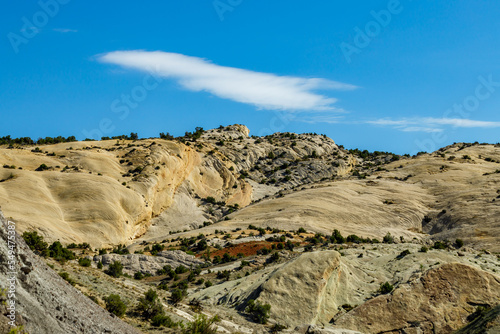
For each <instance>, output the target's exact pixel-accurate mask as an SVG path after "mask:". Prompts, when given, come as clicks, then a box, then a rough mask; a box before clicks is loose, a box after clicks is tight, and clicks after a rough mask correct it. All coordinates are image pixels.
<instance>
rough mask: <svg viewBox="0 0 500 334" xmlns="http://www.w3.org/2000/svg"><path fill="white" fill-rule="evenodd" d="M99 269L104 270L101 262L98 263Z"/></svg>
mask: <svg viewBox="0 0 500 334" xmlns="http://www.w3.org/2000/svg"><path fill="white" fill-rule="evenodd" d="M97 269H102V262H101V261H99V262H97Z"/></svg>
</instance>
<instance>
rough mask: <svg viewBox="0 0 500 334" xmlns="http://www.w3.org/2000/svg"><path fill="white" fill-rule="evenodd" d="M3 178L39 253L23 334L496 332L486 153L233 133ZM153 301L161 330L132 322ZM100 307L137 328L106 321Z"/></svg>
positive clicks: (55, 150)
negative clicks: (392, 149) (372, 147)
mask: <svg viewBox="0 0 500 334" xmlns="http://www.w3.org/2000/svg"><path fill="white" fill-rule="evenodd" d="M0 164H1V165H2V166H3V168H0V205H1V207H2V210H3V211H4V213H5V215H6V216H8V217H9V219H10V220H12V221H15V222H16V229H17V231H18V232H19V233H22V232H24V231H37V232H38V233H39V234H40V235H41V236H43V237H44V239H45V241H46V242H47V244H46V245H45V246H44V247H45V248H44V249H43V250H39V251H38V253H39V256H37V255H34V254H33V253H31V251H30V250H29V249H28V248H27V246H26V244H24V242H19V246H18V247H20V249H22V253H21V254H20V255H19V256H20V258H19V263H20V266H21V267H22V268H26V269H23V270H20V271H19V273H18V280H19V284H20V286H21V288H20V290H19V291H20V297H19V302H20V305H21V306H20V310H21V313H20V314H22V316H23V318H22V319H20V322H19V324H18V325H22V324H24V326H25V328H26V329H28V330H29V331H30V332H37V333H57V332H58V331H59V330H60V331H66V332H83V333H86V332H89V333H90V332H92V333H94V332H95V333H100V332H106V330H108V331H111V332H114V331H116V330H118V331H119V332H123V333H127V331H130V332H134V331H139V332H147V333H178V332H181V331H185V332H186V333H188V334H189V333H192V332H190V330H191V329H190V328H192V326H195V325H194V324H198V325H200V323H201V321H202V320H203V319H201V318H200V317H201V315H205V316H206V317H207V318H206V319H212V320H211V321H213V322H214V323H213V324H212V328H214V329H216V330H218V331H219V332H221V333H268V332H272V333H276V332H279V331H281V332H284V333H286V332H288V333H304V334H305V333H318V334H322V333H452V332H454V331H457V330H461V332H463V333H481V332H483V331H486V330H490V332H491V333H494V331H495V328H497V327H498V326H497V322H498V321H497V320H498V319H497V318H498V306H497V305H498V304H499V300H500V276H498V272H499V271H500V255H499V252H500V242H499V241H500V220H499V219H498V217H500V185H499V183H500V145H498V144H497V145H491V144H478V143H475V144H464V143H459V144H454V145H451V146H448V147H445V148H442V149H440V150H439V151H436V152H433V153H424V154H419V155H417V156H413V157H410V156H408V155H406V156H399V155H395V154H391V153H386V152H371V153H370V152H367V151H360V150H346V149H345V148H343V147H342V146H340V145H337V144H335V142H334V141H333V140H331V139H330V138H327V137H326V136H323V135H316V134H300V135H299V134H291V133H277V134H274V135H270V136H266V137H254V136H250V135H249V130H248V129H247V128H246V127H244V126H242V125H232V126H227V127H220V128H218V129H213V130H207V131H203V130H202V129H196V131H195V132H193V133H186V135H185V136H183V137H178V138H173V137H171V136H169V135H164V134H162V138H160V139H158V138H151V139H141V140H133V139H130V138H129V139H124V138H118V139H110V140H102V141H83V142H67V143H59V144H55V145H39V146H38V147H36V146H22V145H11V146H4V147H1V148H0ZM2 233H4V234H3V236H4V237H5V236H6V234H5V227H4V232H2ZM30 235H31V234H30ZM19 238H20V237H19V236H18V239H19ZM27 240H28V242H31V241H30V239H29V238H27ZM57 240H60V241H61V242H62V245H59V244H57V243H53V242H54V241H57ZM51 243H52V245H51ZM3 244H5V240H4V241H3ZM49 245H50V246H49ZM65 246H67V247H68V248H69V249H66V250H65V251H64V252H67V253H65V254H73V255H71V256H68V257H67V258H61V256H60V255H57V254H56V253H57V252H55V251H54V249H59V250H60V247H65ZM2 247H4V248H2V249H3V251H2V252H4V253H5V252H7V248H6V246H2ZM42 248H43V247H42ZM5 254H6V253H5ZM54 254H56V255H54ZM44 262H46V263H47V264H49V265H50V266H46V265H45V264H44ZM117 263H120V266H122V268H120V269H119V270H118V269H116V270H118V271H114V269H113V268H115V267H114V266H115V265H116V264H117ZM34 264H36V265H34ZM21 267H20V268H21ZM112 269H113V270H112ZM3 270H4V271H3V273H4V276H5V275H6V272H7V271H6V269H5V268H4V269H3ZM57 272H59V273H62V272H64V273H66V274H65V275H66V276H65V277H66V279H67V280H69V281H70V282H71V283H72V284H73V285H74V287H72V286H71V285H69V284H67V283H66V281H64V280H63V279H62V278H60V276H59V275H58V274H57ZM3 281H4V280H2V282H3ZM42 281H43V282H47V283H46V284H45V283H44V284H45V286H41V283H40V282H42ZM2 287H3V286H2ZM149 289H153V290H154V291H155V292H156V293H157V296H158V299H157V302H156V303H158V304H159V305H161V308H162V312H161V316H162V317H160V318H157V319H156V320H153V319H152V317H148V316H146V315H145V311H144V309H143V308H141V303H142V302H141V300H142V299H144V298H145V293H146V292H147V291H148V290H149ZM83 293H84V294H86V295H88V296H90V297H91V298H92V300H93V301H91V300H90V299H89V298H88V297H86V296H85V295H84V294H83ZM110 294H117V295H120V296H121V298H122V300H123V301H124V303H125V304H126V306H127V312H126V314H125V315H121V316H122V317H123V320H125V321H126V322H128V323H129V324H130V325H131V326H132V327H133V328H132V327H128V326H126V325H124V324H123V322H121V321H119V320H117V318H116V317H111V316H109V315H108V313H107V311H105V310H104V309H103V308H105V307H107V303H106V299H107V297H108V296H109V295H110ZM69 300H73V301H75V302H74V303H73V304H71V305H70V304H69ZM49 304H50V305H49ZM75 305H76V306H75ZM98 305H99V306H98ZM157 307H160V306H157ZM77 308H81V309H82V311H81V312H82V314H84V315H85V318H86V320H85V321H84V320H82V319H80V318H78V317H77V311H76V310H77ZM408 310H412V311H411V312H409V311H408ZM42 311H43V312H49V313H50V314H53V316H51V317H46V318H44V319H42V317H41V315H40V314H41V312H42ZM6 312H7V311H6V310H4V314H6ZM213 317H215V318H213ZM95 319H98V320H95ZM200 319H201V320H200ZM4 320H5V319H4ZM87 320H88V321H87ZM207 321H208V320H207ZM38 324H40V325H38ZM36 326H39V327H36ZM99 326H101V327H99ZM120 326H125V327H123V328H124V329H123V330H122V329H120V328H121V327H120ZM495 326H497V327H495ZM183 327H184V330H183V329H182V328H183ZM4 328H7V327H4Z"/></svg>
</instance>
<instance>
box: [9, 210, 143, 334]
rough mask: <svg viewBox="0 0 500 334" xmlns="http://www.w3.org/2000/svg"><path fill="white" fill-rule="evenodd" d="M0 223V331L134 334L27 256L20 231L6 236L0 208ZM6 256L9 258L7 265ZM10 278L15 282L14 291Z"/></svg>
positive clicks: (128, 327) (31, 254)
mask: <svg viewBox="0 0 500 334" xmlns="http://www.w3.org/2000/svg"><path fill="white" fill-rule="evenodd" d="M0 224H1V228H0V259H1V261H0V277H1V279H0V289H1V291H2V295H1V299H2V303H1V306H0V308H1V310H2V314H1V315H0V332H1V333H54V334H56V333H61V334H63V333H64V334H67V333H89V334H90V333H92V334H94V333H120V334H121V333H130V334H133V333H134V334H136V333H139V332H137V331H136V330H135V329H134V328H132V327H131V326H129V325H127V324H126V323H124V322H123V321H121V320H119V319H118V318H116V317H112V316H111V315H110V314H109V313H108V312H107V311H106V310H104V309H103V308H101V307H100V306H98V305H97V304H95V303H94V302H93V301H91V300H90V299H89V298H88V297H87V296H84V295H83V294H82V293H81V292H80V291H78V290H76V289H75V288H73V287H72V286H71V285H70V284H68V283H67V282H66V281H65V280H63V279H62V278H61V277H60V276H59V275H58V274H57V273H56V272H54V271H53V270H52V269H51V268H49V267H48V266H47V265H46V264H45V263H44V262H43V261H42V260H41V259H40V258H39V257H38V256H36V255H34V254H33V252H32V251H31V250H30V249H29V247H28V246H27V245H26V243H25V242H24V240H23V238H22V237H21V236H20V235H18V234H9V233H8V231H11V229H9V228H8V224H7V220H6V219H5V218H4V216H3V214H2V213H1V212H0ZM13 231H15V230H13ZM13 236H14V237H15V238H12V237H13ZM9 237H10V238H9ZM13 240H14V241H13ZM9 241H11V243H9ZM12 251H13V252H14V255H13V258H11V253H10V252H12ZM7 260H8V261H13V262H14V263H13V264H12V267H11V264H9V262H8V261H7ZM12 278H14V280H13V281H11V279H12ZM10 282H16V284H15V286H16V288H15V289H11V286H12V284H10ZM11 293H12V294H14V295H15V298H14V299H10V297H9V295H10V294H11ZM7 298H9V299H8V300H9V303H6V301H7ZM11 300H14V301H15V321H14V322H15V326H12V324H10V323H9V322H11V321H12V320H14V319H11V318H9V317H8V315H10V314H11V313H10V311H11V309H10V308H9V307H10V305H11V304H10V301H11ZM16 328H17V330H18V331H14V330H15V329H16ZM11 330H12V331H11Z"/></svg>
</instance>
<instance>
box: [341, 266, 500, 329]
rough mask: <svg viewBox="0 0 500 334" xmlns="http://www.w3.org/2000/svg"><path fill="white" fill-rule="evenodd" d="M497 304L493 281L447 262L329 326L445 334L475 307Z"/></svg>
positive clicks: (498, 288)
mask: <svg viewBox="0 0 500 334" xmlns="http://www.w3.org/2000/svg"><path fill="white" fill-rule="evenodd" d="M499 300H500V278H499V277H498V276H494V275H492V274H489V273H487V272H484V271H481V270H478V269H475V268H473V267H470V266H467V265H463V264H458V263H449V264H444V265H442V266H441V267H438V268H436V269H431V270H429V271H427V273H426V274H425V275H424V276H422V277H421V278H420V279H417V280H415V281H413V282H410V283H407V284H401V285H400V286H399V287H397V288H396V289H395V290H394V291H393V292H392V293H391V294H387V295H381V296H378V297H376V298H373V299H371V300H369V301H367V302H366V303H364V304H363V305H361V306H359V307H357V308H355V309H354V310H352V311H351V312H348V313H346V314H345V315H344V316H342V317H340V318H339V319H337V320H336V321H335V326H337V327H339V328H347V329H353V330H359V331H362V332H366V333H451V332H453V331H454V330H457V329H459V328H461V327H463V326H464V325H466V323H467V320H466V319H467V317H468V316H469V315H470V314H471V313H473V312H474V310H475V308H476V306H479V305H496V304H497V303H498V301H499Z"/></svg>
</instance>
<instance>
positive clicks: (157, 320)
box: [151, 314, 179, 328]
mask: <svg viewBox="0 0 500 334" xmlns="http://www.w3.org/2000/svg"><path fill="white" fill-rule="evenodd" d="M151 325H152V326H155V327H168V328H177V327H178V326H179V324H178V323H176V322H175V321H173V320H172V318H170V317H169V316H168V315H164V314H157V315H155V316H154V317H153V318H152V319H151Z"/></svg>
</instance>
